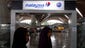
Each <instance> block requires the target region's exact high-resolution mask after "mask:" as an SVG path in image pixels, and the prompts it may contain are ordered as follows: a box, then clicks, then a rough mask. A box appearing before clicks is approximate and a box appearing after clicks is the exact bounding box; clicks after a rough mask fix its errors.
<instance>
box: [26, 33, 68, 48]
mask: <svg viewBox="0 0 85 48" xmlns="http://www.w3.org/2000/svg"><path fill="white" fill-rule="evenodd" d="M38 41H39V33H37V34H33V36H32V37H31V38H30V42H29V43H28V44H27V47H28V48H38ZM51 42H52V48H68V34H67V33H52V36H51Z"/></svg>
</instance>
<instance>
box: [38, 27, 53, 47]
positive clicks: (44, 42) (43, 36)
mask: <svg viewBox="0 0 85 48" xmlns="http://www.w3.org/2000/svg"><path fill="white" fill-rule="evenodd" d="M51 34H52V29H51V28H49V27H47V26H46V27H45V28H43V29H42V30H41V32H40V38H39V46H38V47H39V48H52V43H51V38H50V36H51Z"/></svg>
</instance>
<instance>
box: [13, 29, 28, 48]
mask: <svg viewBox="0 0 85 48" xmlns="http://www.w3.org/2000/svg"><path fill="white" fill-rule="evenodd" d="M28 41H29V35H28V30H27V29H26V28H23V27H20V28H18V29H16V31H15V33H14V39H13V44H12V48H27V47H26V43H27V42H28Z"/></svg>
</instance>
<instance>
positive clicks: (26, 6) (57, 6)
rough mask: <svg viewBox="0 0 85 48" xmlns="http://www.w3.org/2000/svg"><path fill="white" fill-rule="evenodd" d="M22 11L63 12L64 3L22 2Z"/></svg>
mask: <svg viewBox="0 0 85 48" xmlns="http://www.w3.org/2000/svg"><path fill="white" fill-rule="evenodd" d="M23 10H64V1H23Z"/></svg>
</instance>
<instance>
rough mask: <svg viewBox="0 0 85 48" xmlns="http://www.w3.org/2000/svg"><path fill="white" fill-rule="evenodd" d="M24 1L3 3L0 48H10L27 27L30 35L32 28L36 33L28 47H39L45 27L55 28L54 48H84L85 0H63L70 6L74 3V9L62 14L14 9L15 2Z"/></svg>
mask: <svg viewBox="0 0 85 48" xmlns="http://www.w3.org/2000/svg"><path fill="white" fill-rule="evenodd" d="M21 1H26V0H0V48H11V46H12V42H13V34H14V32H15V30H16V29H17V28H19V27H24V28H27V29H28V31H29V32H30V29H32V28H34V29H35V30H36V31H35V32H32V34H31V35H30V40H29V42H28V44H27V48H38V45H39V35H40V32H41V30H42V29H43V28H44V27H45V26H49V27H50V28H51V29H52V35H51V42H52V48H85V9H84V8H85V1H84V0H77V1H76V0H64V1H68V4H69V3H70V2H75V3H76V5H75V6H76V7H75V10H64V11H62V10H61V11H59V10H58V11H59V12H57V11H54V10H52V11H51V10H50V11H46V10H45V11H44V10H43V11H42V10H41V11H39V10H38V11H37V10H36V11H35V10H33V11H34V12H33V11H30V10H27V11H26V10H21V9H19V8H18V7H13V5H14V4H12V3H16V2H20V3H21ZM28 1H30V0H28ZM32 1H34V0H32ZM40 1H41V0H40ZM42 1H43V0H42ZM49 1H50V0H49ZM55 1H56V0H55ZM11 4H12V5H11ZM18 4H19V3H18ZM21 7H22V6H21ZM12 8H13V9H12ZM14 8H17V9H16V10H14ZM72 8H74V7H72Z"/></svg>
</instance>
